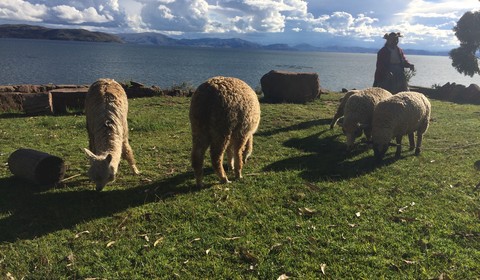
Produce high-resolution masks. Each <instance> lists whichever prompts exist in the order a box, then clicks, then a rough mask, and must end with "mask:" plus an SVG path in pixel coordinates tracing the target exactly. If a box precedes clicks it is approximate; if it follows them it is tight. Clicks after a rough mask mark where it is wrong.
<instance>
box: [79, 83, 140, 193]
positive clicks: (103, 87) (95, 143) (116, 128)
mask: <svg viewBox="0 0 480 280" xmlns="http://www.w3.org/2000/svg"><path fill="white" fill-rule="evenodd" d="M127 113H128V101H127V95H126V93H125V90H124V89H123V88H122V86H121V85H120V84H119V83H117V82H116V81H114V80H112V79H99V80H97V81H96V82H94V83H93V84H92V85H91V86H90V88H89V89H88V92H87V95H86V97H85V115H86V119H87V132H88V149H84V150H85V153H86V154H87V156H88V157H89V159H90V169H89V170H88V175H89V177H90V180H92V181H93V182H95V183H96V190H97V191H101V190H102V189H103V188H104V187H105V185H106V184H107V183H109V182H111V181H113V180H115V174H116V173H117V170H118V165H119V163H120V159H121V157H123V158H124V159H126V160H127V162H128V163H129V164H130V167H131V169H132V171H133V173H135V174H136V175H138V174H140V172H139V170H138V169H137V166H136V164H135V159H134V156H133V151H132V148H131V147H130V144H129V143H128V123H127Z"/></svg>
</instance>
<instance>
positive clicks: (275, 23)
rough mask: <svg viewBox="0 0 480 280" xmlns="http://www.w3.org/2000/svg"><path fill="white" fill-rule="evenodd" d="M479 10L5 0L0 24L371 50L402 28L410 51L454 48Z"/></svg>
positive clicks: (449, 0)
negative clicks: (463, 24)
mask: <svg viewBox="0 0 480 280" xmlns="http://www.w3.org/2000/svg"><path fill="white" fill-rule="evenodd" d="M476 10H480V1H478V0H1V1H0V24H15V23H27V24H33V25H43V26H47V27H55V28H85V29H88V30H91V31H104V32H110V33H132V32H159V33H163V34H166V35H170V36H172V37H182V38H201V37H217V38H233V37H235V38H242V39H246V40H250V41H253V42H257V43H260V44H273V43H284V44H289V45H296V44H302V43H308V44H311V45H314V46H330V45H342V46H364V47H378V46H380V45H383V43H384V40H383V39H382V36H383V34H384V33H386V32H390V31H400V32H402V33H403V34H404V36H405V37H404V38H402V39H401V41H400V44H401V45H402V46H403V47H404V48H414V49H427V50H449V49H452V48H454V47H457V46H458V42H457V40H456V37H455V35H454V33H453V31H452V28H453V27H454V26H455V24H456V22H457V21H458V19H459V18H460V17H461V16H462V15H463V14H464V13H465V12H467V11H476Z"/></svg>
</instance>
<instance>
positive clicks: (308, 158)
mask: <svg viewBox="0 0 480 280" xmlns="http://www.w3.org/2000/svg"><path fill="white" fill-rule="evenodd" d="M327 131H329V130H324V131H321V132H319V133H315V134H313V135H310V136H307V137H305V138H292V139H289V140H287V141H285V142H284V143H283V144H284V145H285V146H286V147H291V148H296V149H298V150H301V151H303V152H307V153H308V154H307V155H302V156H298V157H292V158H287V159H284V160H281V161H277V162H274V163H272V164H270V165H268V166H267V167H265V171H284V170H300V171H301V176H302V178H303V179H305V180H307V181H310V182H316V181H339V180H343V179H348V178H352V177H357V176H361V175H363V174H367V173H369V172H372V171H373V170H375V169H376V168H377V167H379V166H381V165H386V164H390V163H392V162H393V161H390V160H386V161H384V162H383V163H381V164H377V163H376V162H375V160H374V158H373V157H372V156H368V155H367V154H366V153H367V151H368V150H369V149H370V146H369V145H368V144H366V143H357V144H356V146H355V148H354V149H353V150H352V151H350V152H347V151H346V144H345V143H344V142H343V141H341V140H340V139H339V137H340V134H337V135H332V136H326V137H321V136H322V135H323V134H324V133H326V132H327ZM362 153H365V156H364V157H361V158H359V159H356V160H350V159H351V158H354V157H356V156H358V155H360V154H362Z"/></svg>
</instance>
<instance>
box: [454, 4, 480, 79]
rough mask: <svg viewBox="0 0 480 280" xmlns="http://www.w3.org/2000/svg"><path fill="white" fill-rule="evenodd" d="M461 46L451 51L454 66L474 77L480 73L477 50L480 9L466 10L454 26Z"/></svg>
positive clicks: (479, 38)
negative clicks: (475, 10) (474, 10)
mask: <svg viewBox="0 0 480 280" xmlns="http://www.w3.org/2000/svg"><path fill="white" fill-rule="evenodd" d="M453 31H455V36H457V38H458V40H459V41H460V47H458V48H456V49H453V50H451V51H450V53H449V54H450V58H451V59H452V66H453V67H455V69H457V71H458V72H460V73H462V74H464V75H469V76H470V77H472V76H473V75H474V74H479V75H480V69H479V67H478V57H477V56H476V54H477V51H478V50H480V11H477V12H466V13H465V14H464V15H463V16H462V17H461V18H460V19H459V20H458V22H457V25H456V26H455V27H454V28H453Z"/></svg>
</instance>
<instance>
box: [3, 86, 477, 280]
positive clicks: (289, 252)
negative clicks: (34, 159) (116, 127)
mask: <svg viewBox="0 0 480 280" xmlns="http://www.w3.org/2000/svg"><path fill="white" fill-rule="evenodd" d="M339 98H340V94H334V93H331V94H327V95H322V97H321V98H320V99H319V100H317V101H315V102H313V103H310V104H307V105H294V104H263V103H262V104H261V108H262V120H261V123H260V128H259V131H258V132H257V134H256V135H255V144H254V150H253V154H252V156H251V158H250V159H249V161H248V162H247V164H246V165H245V168H244V171H243V173H244V179H243V180H241V181H233V182H232V183H231V184H227V185H221V184H218V183H217V182H218V180H217V178H216V176H215V175H214V174H213V172H212V169H211V164H210V158H209V156H208V152H207V156H206V161H205V173H206V177H205V180H204V183H205V187H204V188H202V189H196V188H195V187H194V183H195V180H194V176H193V172H192V170H191V168H190V148H191V138H190V137H191V136H190V124H189V120H188V107H189V102H190V99H189V98H183V97H153V98H145V99H136V100H130V114H129V125H130V129H131V131H130V141H131V142H130V143H131V145H132V148H133V150H134V153H135V156H136V159H137V162H138V167H139V169H140V170H141V171H142V174H141V175H140V176H134V175H132V174H131V173H130V169H129V168H128V165H127V164H126V162H125V161H123V162H122V163H121V165H120V169H119V174H118V176H117V180H116V181H115V182H114V183H112V184H109V185H107V187H106V188H105V189H104V191H102V192H100V193H99V192H95V191H94V188H95V187H94V185H93V184H92V183H91V182H89V181H88V178H87V176H86V171H87V169H88V160H87V158H86V156H85V154H84V153H83V148H84V147H87V143H88V141H87V133H86V129H85V117H84V116H83V115H82V114H78V113H77V114H76V113H74V112H72V113H71V114H68V115H64V116H37V117H26V116H24V115H21V114H4V115H0V163H1V164H0V279H13V278H14V279H278V278H280V277H283V279H286V277H289V278H290V279H322V278H324V279H479V278H480V207H479V205H480V202H479V198H480V187H477V183H479V182H480V173H479V172H477V171H476V170H475V168H474V162H475V161H477V160H479V159H480V133H479V132H478V131H479V124H480V121H479V117H480V107H479V106H474V105H458V104H453V103H448V102H441V101H435V100H432V111H433V112H432V122H431V124H430V128H429V130H428V131H427V133H426V135H425V137H424V142H423V147H424V149H423V152H422V154H421V155H420V156H418V157H416V156H414V155H413V151H408V147H405V148H404V151H403V154H402V157H401V158H400V159H399V160H396V161H395V160H393V154H394V148H390V150H389V151H388V153H387V156H386V159H385V161H384V164H383V165H375V163H374V160H373V151H372V150H371V149H369V148H368V147H367V145H366V144H364V143H360V141H359V140H357V142H358V143H359V144H358V145H357V147H356V149H355V150H354V151H353V152H352V153H350V154H346V153H345V137H344V136H343V135H342V132H341V129H340V128H339V127H336V128H335V129H334V130H329V123H330V119H331V117H332V116H333V114H334V112H335V110H336V107H337V102H338V99H339ZM407 142H408V141H407V139H406V137H405V139H404V143H407ZM22 147H23V148H33V149H37V150H40V151H44V152H47V153H50V154H53V155H57V156H60V157H62V158H63V159H64V160H65V162H66V164H67V165H68V170H67V174H66V177H72V176H73V178H71V179H69V180H67V181H65V182H64V183H63V184H61V185H58V186H56V187H55V188H49V189H42V188H39V187H37V186H34V185H31V184H29V183H26V182H23V181H21V180H18V179H16V178H14V177H12V175H11V173H10V171H9V169H8V166H7V165H6V162H7V159H8V157H9V155H10V154H11V153H12V152H14V151H15V150H16V149H18V148H22ZM229 175H230V178H231V179H233V174H231V173H229Z"/></svg>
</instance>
